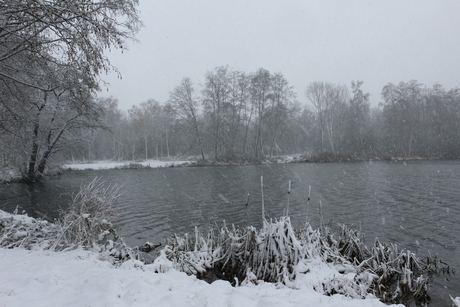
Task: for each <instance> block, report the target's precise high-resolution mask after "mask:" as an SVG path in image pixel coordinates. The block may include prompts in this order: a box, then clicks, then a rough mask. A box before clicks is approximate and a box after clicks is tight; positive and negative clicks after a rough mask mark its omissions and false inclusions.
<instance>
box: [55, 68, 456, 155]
mask: <svg viewBox="0 0 460 307" xmlns="http://www.w3.org/2000/svg"><path fill="white" fill-rule="evenodd" d="M362 84H363V82H362V81H358V82H351V85H350V87H347V86H345V85H337V84H332V83H328V82H312V83H310V84H309V85H308V86H307V87H306V89H305V100H307V101H308V102H307V103H304V104H301V103H299V102H298V101H297V100H296V97H295V94H294V92H293V89H292V87H291V86H290V85H289V82H288V81H287V80H286V78H285V77H284V76H283V75H282V74H281V73H270V72H269V71H268V70H266V69H259V70H257V71H256V72H253V73H244V72H240V71H235V70H231V69H229V68H228V67H218V68H216V69H214V70H212V71H209V72H208V73H206V75H205V76H204V82H203V83H202V85H201V86H195V85H194V84H192V82H191V80H190V79H189V78H184V79H183V80H182V82H181V83H180V84H179V85H177V86H176V87H175V88H174V89H173V90H172V91H171V93H170V96H169V100H168V101H166V102H164V103H160V102H158V101H155V100H148V101H146V102H143V103H141V104H139V105H138V106H134V107H132V108H131V109H130V110H128V112H122V111H120V110H119V109H118V104H117V100H116V99H114V98H100V99H98V100H97V104H98V106H99V107H100V108H101V109H102V110H103V113H104V125H105V126H106V127H109V129H100V128H98V127H86V128H85V129H83V128H82V129H81V130H80V132H79V134H78V135H76V134H75V135H74V136H75V140H79V141H78V142H75V143H74V144H73V146H70V147H68V148H67V149H66V150H65V151H63V153H62V154H63V157H64V158H65V159H67V160H70V159H73V160H99V159H111V160H117V161H122V160H145V159H161V158H165V157H181V158H187V157H191V156H192V157H194V158H196V159H205V160H213V161H233V162H236V161H240V162H243V161H247V162H251V161H260V160H261V159H263V158H265V157H276V156H279V155H287V154H302V155H303V156H304V157H305V158H306V159H309V160H328V161H334V160H366V159H371V158H380V159H389V158H391V157H401V158H414V157H421V158H459V156H460V89H458V88H456V89H451V90H445V89H444V88H443V87H442V86H441V85H439V84H435V85H433V86H432V87H427V86H425V85H423V84H420V83H418V82H417V81H414V80H412V81H409V82H400V83H399V84H397V85H395V84H392V83H388V84H387V85H385V86H384V87H383V89H382V94H381V96H382V100H383V101H382V102H381V103H380V105H379V106H378V107H374V108H371V107H370V101H369V94H368V93H365V92H363V90H362V89H361V87H362Z"/></svg>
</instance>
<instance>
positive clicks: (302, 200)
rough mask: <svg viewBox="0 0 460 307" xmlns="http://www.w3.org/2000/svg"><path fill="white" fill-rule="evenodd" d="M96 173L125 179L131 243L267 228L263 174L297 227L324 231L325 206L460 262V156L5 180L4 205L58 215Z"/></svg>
mask: <svg viewBox="0 0 460 307" xmlns="http://www.w3.org/2000/svg"><path fill="white" fill-rule="evenodd" d="M96 176H98V177H102V179H103V180H104V181H106V182H108V183H113V184H119V185H122V189H121V190H122V191H123V195H122V196H121V197H120V198H119V200H118V201H117V203H116V207H117V208H118V211H119V214H120V216H119V218H118V219H117V221H116V222H115V228H116V229H117V230H118V232H119V234H120V235H121V236H122V237H124V238H125V241H126V242H127V243H128V244H129V245H131V246H135V245H141V244H143V243H145V242H146V241H150V242H153V243H159V242H163V241H164V239H165V238H166V237H168V236H170V235H172V234H173V233H177V234H183V233H185V232H190V231H193V229H194V227H195V226H198V227H199V228H200V229H202V230H207V229H209V228H211V227H213V226H215V225H216V224H217V225H222V221H223V220H225V221H226V222H227V223H234V224H237V225H243V226H244V225H246V224H250V225H253V226H260V225H261V219H262V213H261V188H260V177H261V176H263V177H264V194H265V211H266V218H270V217H271V218H276V217H279V216H280V215H282V214H283V212H284V211H285V210H286V209H287V204H288V202H289V207H290V208H289V215H290V216H291V220H292V221H293V222H294V225H295V226H297V225H299V226H300V225H302V224H303V223H304V222H305V221H306V220H307V219H308V221H309V222H310V223H311V224H312V225H313V226H314V227H317V226H318V225H319V203H320V202H321V204H322V214H323V219H324V221H325V222H326V223H330V225H331V226H334V225H337V223H345V224H353V225H354V227H356V228H358V229H359V228H360V229H361V230H362V232H363V233H365V235H366V238H367V243H368V244H372V242H373V241H374V238H375V237H379V239H380V240H381V241H382V242H393V243H397V244H398V245H399V246H400V247H403V248H407V249H409V250H411V251H414V252H416V253H417V254H418V255H419V256H421V257H423V256H424V255H427V253H429V252H430V253H431V254H432V255H434V254H437V255H438V256H439V258H440V259H442V260H444V261H446V262H448V263H449V264H450V265H451V266H453V267H456V268H457V269H458V268H460V248H459V246H460V161H410V162H368V163H324V164H274V165H259V166H220V167H203V168H193V167H189V168H161V169H139V170H103V171H74V172H69V173H65V174H64V175H62V176H59V177H55V178H49V179H47V180H45V181H44V182H40V183H36V184H31V185H27V184H9V185H0V208H1V209H3V210H6V211H10V212H11V211H13V210H14V209H15V207H16V206H19V210H20V211H21V210H25V211H26V212H28V213H29V214H30V215H33V216H39V217H43V216H45V217H46V218H48V219H53V218H54V217H56V216H57V215H56V210H57V208H58V207H59V206H61V207H65V206H66V205H67V204H68V203H69V201H70V196H71V195H72V194H75V193H76V191H78V189H79V187H80V185H81V184H82V183H85V182H89V181H91V180H92V179H93V178H94V177H96ZM289 180H291V182H292V183H291V190H292V192H291V194H290V195H288V193H287V191H288V182H289ZM309 186H311V200H310V202H309V205H308V207H307V198H308V191H309ZM248 194H249V195H250V197H249V206H248V209H247V211H246V199H247V195H248ZM459 275H460V274H457V275H451V276H448V275H442V276H439V277H436V278H435V279H434V281H433V283H432V284H431V291H430V295H431V296H432V298H433V305H434V306H451V304H450V302H449V294H450V295H452V296H453V297H455V296H460V276H459Z"/></svg>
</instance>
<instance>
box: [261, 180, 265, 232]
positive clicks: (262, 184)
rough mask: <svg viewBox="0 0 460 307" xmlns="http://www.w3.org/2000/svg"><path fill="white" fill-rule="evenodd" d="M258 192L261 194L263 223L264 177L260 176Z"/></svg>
mask: <svg viewBox="0 0 460 307" xmlns="http://www.w3.org/2000/svg"><path fill="white" fill-rule="evenodd" d="M260 190H261V192H262V223H265V203H264V176H260Z"/></svg>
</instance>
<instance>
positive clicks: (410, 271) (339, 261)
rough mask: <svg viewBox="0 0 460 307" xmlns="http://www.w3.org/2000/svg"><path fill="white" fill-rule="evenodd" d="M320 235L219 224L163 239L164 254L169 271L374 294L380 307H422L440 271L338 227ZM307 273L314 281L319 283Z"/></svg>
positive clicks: (281, 223) (276, 224)
mask: <svg viewBox="0 0 460 307" xmlns="http://www.w3.org/2000/svg"><path fill="white" fill-rule="evenodd" d="M324 232H325V234H324V235H323V234H322V233H321V231H319V230H313V229H312V228H311V226H310V225H309V224H307V225H306V226H305V227H304V228H303V229H301V230H299V231H296V230H294V229H293V227H292V225H291V222H290V219H289V217H282V218H280V219H279V220H275V221H270V222H267V221H264V225H263V227H262V228H261V229H259V230H257V229H255V228H254V227H247V228H245V229H241V228H236V227H235V226H233V225H232V227H230V228H229V227H227V226H226V225H225V224H224V225H223V227H222V228H221V229H220V230H219V231H215V230H211V231H209V232H208V233H207V234H205V235H203V234H202V233H201V232H200V231H199V230H198V229H195V233H194V234H192V235H190V234H185V235H184V236H183V237H178V236H176V235H174V236H173V237H171V238H169V239H168V241H167V244H166V246H165V254H166V256H167V258H168V259H169V260H171V261H172V262H173V265H174V267H175V268H176V269H179V270H181V271H184V272H186V273H188V274H193V275H196V276H197V277H198V278H201V279H204V280H206V281H208V282H212V281H214V280H216V279H223V280H227V281H229V282H231V283H232V284H233V285H238V284H247V283H258V282H260V281H265V282H275V283H282V284H284V285H286V286H288V287H291V288H301V287H302V285H305V284H309V285H310V286H312V287H313V288H314V289H316V290H317V291H320V292H322V293H324V294H326V295H333V294H337V293H338V294H343V295H347V296H350V297H353V298H365V297H367V296H369V295H375V296H377V297H378V298H380V299H381V300H382V301H383V302H388V303H408V302H411V301H415V302H416V303H418V304H426V303H427V302H428V301H429V296H428V294H427V284H428V280H429V276H430V274H433V273H436V272H439V271H440V269H446V267H445V265H444V264H442V263H441V262H439V261H437V260H435V259H432V258H428V259H429V260H427V262H426V263H424V262H422V261H421V260H419V259H418V258H417V257H416V256H415V254H413V253H411V252H410V251H407V250H398V248H397V246H396V245H394V244H389V245H387V244H382V243H380V242H379V241H378V240H376V241H375V244H374V246H373V247H371V248H370V249H369V248H367V247H366V246H365V245H364V243H363V237H362V234H361V233H359V232H358V231H356V230H353V229H351V228H349V227H347V226H344V225H342V226H341V233H340V235H339V237H338V239H337V240H336V239H335V238H334V237H333V235H332V234H331V231H330V230H329V229H328V228H325V230H324ZM429 261H431V263H430V262H429ZM309 274H312V275H315V274H316V276H321V278H320V281H318V278H316V279H315V278H309ZM313 280H316V282H315V281H313Z"/></svg>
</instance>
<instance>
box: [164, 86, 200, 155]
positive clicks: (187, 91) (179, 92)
mask: <svg viewBox="0 0 460 307" xmlns="http://www.w3.org/2000/svg"><path fill="white" fill-rule="evenodd" d="M193 95H194V89H193V84H192V81H190V79H189V78H184V79H183V80H182V82H181V84H180V85H179V86H177V87H176V88H175V89H174V90H173V91H172V92H171V93H170V95H169V101H170V102H171V103H172V104H173V106H174V108H175V111H176V113H177V115H178V116H179V117H180V118H181V119H182V120H184V121H185V122H186V123H187V124H188V125H189V126H190V127H191V128H192V129H193V130H194V131H195V136H196V138H197V140H198V144H199V147H200V153H201V159H203V160H204V159H205V157H204V151H203V141H202V137H201V132H200V127H199V123H198V101H197V100H196V99H195V98H194V96H193Z"/></svg>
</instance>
